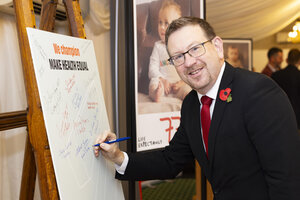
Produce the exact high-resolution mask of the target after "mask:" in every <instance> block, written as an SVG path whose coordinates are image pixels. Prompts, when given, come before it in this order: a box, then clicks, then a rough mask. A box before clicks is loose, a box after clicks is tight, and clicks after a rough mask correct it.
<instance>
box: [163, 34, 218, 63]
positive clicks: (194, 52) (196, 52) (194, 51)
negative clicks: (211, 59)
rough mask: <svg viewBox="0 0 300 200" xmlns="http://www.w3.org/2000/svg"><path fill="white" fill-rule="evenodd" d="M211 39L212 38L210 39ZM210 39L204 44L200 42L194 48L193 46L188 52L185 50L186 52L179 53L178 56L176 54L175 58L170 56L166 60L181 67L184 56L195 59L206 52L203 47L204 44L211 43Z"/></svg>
mask: <svg viewBox="0 0 300 200" xmlns="http://www.w3.org/2000/svg"><path fill="white" fill-rule="evenodd" d="M212 39H213V38H212ZM212 39H209V40H207V41H205V42H202V43H200V44H197V45H195V46H193V47H192V48H190V49H189V50H187V51H186V52H184V53H180V54H177V55H175V56H172V57H170V58H169V59H168V61H169V62H170V63H171V64H172V65H174V66H176V67H178V66H180V65H182V64H183V63H184V62H185V56H184V55H185V54H187V53H188V54H189V55H190V56H192V57H194V58H197V57H199V56H202V55H203V54H205V52H206V50H205V47H204V44H205V43H207V42H210V41H212Z"/></svg>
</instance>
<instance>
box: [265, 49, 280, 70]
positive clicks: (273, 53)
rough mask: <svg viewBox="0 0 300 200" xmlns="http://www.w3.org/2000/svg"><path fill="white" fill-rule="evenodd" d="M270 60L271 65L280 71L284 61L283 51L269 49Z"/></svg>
mask: <svg viewBox="0 0 300 200" xmlns="http://www.w3.org/2000/svg"><path fill="white" fill-rule="evenodd" d="M268 59H269V64H271V65H272V66H273V67H276V68H277V69H280V65H281V63H282V61H283V54H282V50H281V49H279V48H277V47H273V48H271V49H269V51H268Z"/></svg>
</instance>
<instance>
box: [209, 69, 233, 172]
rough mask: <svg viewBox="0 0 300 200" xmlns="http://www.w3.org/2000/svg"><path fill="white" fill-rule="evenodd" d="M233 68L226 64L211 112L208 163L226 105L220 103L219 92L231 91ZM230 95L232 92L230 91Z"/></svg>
mask: <svg viewBox="0 0 300 200" xmlns="http://www.w3.org/2000/svg"><path fill="white" fill-rule="evenodd" d="M234 70H235V69H234V68H233V67H232V66H231V65H229V64H228V63H226V66H225V70H224V73H223V77H222V79H221V83H220V86H219V90H218V94H217V98H216V103H215V107H214V111H213V117H212V120H211V124H210V130H209V136H208V137H209V138H208V157H209V160H210V161H213V159H214V152H215V141H216V137H217V133H218V129H219V126H220V124H221V121H222V117H223V114H224V111H225V108H226V106H227V105H228V102H226V101H222V100H221V99H220V97H219V94H220V91H221V90H224V89H226V88H230V89H231V90H232V80H233V76H234ZM231 93H232V91H231ZM210 166H211V167H212V163H210Z"/></svg>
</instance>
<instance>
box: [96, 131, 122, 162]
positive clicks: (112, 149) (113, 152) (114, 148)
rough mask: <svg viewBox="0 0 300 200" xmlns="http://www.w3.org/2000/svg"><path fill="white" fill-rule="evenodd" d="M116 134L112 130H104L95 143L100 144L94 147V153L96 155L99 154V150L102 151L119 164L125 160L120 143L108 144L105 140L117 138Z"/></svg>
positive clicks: (105, 155) (106, 156)
mask: <svg viewBox="0 0 300 200" xmlns="http://www.w3.org/2000/svg"><path fill="white" fill-rule="evenodd" d="M116 138H117V137H116V134H114V133H112V132H110V131H104V133H102V134H100V135H99V136H98V138H97V140H96V141H95V144H100V145H99V146H96V147H94V153H95V156H96V157H98V156H99V151H101V153H102V155H103V156H104V157H105V158H106V159H108V160H110V161H112V162H114V163H115V164H117V165H119V166H120V165H121V164H122V163H123V161H124V154H123V152H122V151H121V150H120V149H119V148H118V145H117V144H116V143H112V144H106V143H104V142H106V141H111V140H115V139H116Z"/></svg>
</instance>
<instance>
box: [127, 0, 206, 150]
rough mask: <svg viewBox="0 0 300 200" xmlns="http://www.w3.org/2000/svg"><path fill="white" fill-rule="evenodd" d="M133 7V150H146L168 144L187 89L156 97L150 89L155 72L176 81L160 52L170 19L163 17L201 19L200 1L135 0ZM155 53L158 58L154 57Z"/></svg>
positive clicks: (176, 126)
mask: <svg viewBox="0 0 300 200" xmlns="http://www.w3.org/2000/svg"><path fill="white" fill-rule="evenodd" d="M133 8H134V17H133V18H134V34H135V35H134V49H135V53H134V55H135V57H134V59H135V74H134V79H135V88H134V93H135V104H136V108H135V110H136V115H135V116H136V151H146V150H152V149H159V148H163V147H165V146H167V145H168V144H169V141H170V140H171V139H172V137H173V136H174V134H175V133H176V131H177V128H178V126H179V124H180V109H181V104H182V100H183V99H184V97H185V95H186V94H187V93H188V92H189V91H190V90H191V88H190V87H189V86H188V88H187V89H185V90H184V91H183V92H182V93H180V94H179V93H176V92H172V91H173V90H172V89H170V92H169V93H168V94H166V93H164V92H162V93H163V94H162V95H159V98H156V97H157V95H156V94H155V92H153V91H154V90H153V89H151V88H152V86H153V85H154V88H157V85H158V84H157V82H158V81H156V80H155V79H157V77H158V75H157V74H158V73H161V74H162V76H160V77H163V78H164V79H165V80H168V82H169V83H170V85H175V84H176V83H178V82H180V78H179V76H178V75H177V72H176V70H175V67H174V66H170V65H169V64H168V62H167V59H168V58H169V56H168V54H167V51H166V50H165V51H160V50H161V49H162V48H163V45H164V41H163V40H164V32H165V30H166V29H167V25H168V24H169V23H171V21H170V20H169V21H168V20H165V21H164V19H171V18H172V19H176V18H179V17H180V16H196V17H200V18H204V15H205V12H204V1H203V0H189V1H186V0H174V1H165V0H136V1H134V5H133ZM170 13H171V14H170ZM167 15H168V16H167ZM155 55H157V56H160V58H159V59H158V58H157V59H156V58H155ZM157 56H156V57H157ZM155 65H157V66H159V67H157V68H159V70H156V71H155V69H154V68H153V66H155ZM152 69H154V70H152ZM158 71H159V72H158ZM155 81H156V83H155ZM152 83H154V84H152ZM155 84H156V85H155ZM185 87H186V86H185ZM164 88H165V87H164ZM170 88H172V86H170ZM164 91H166V90H164Z"/></svg>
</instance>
